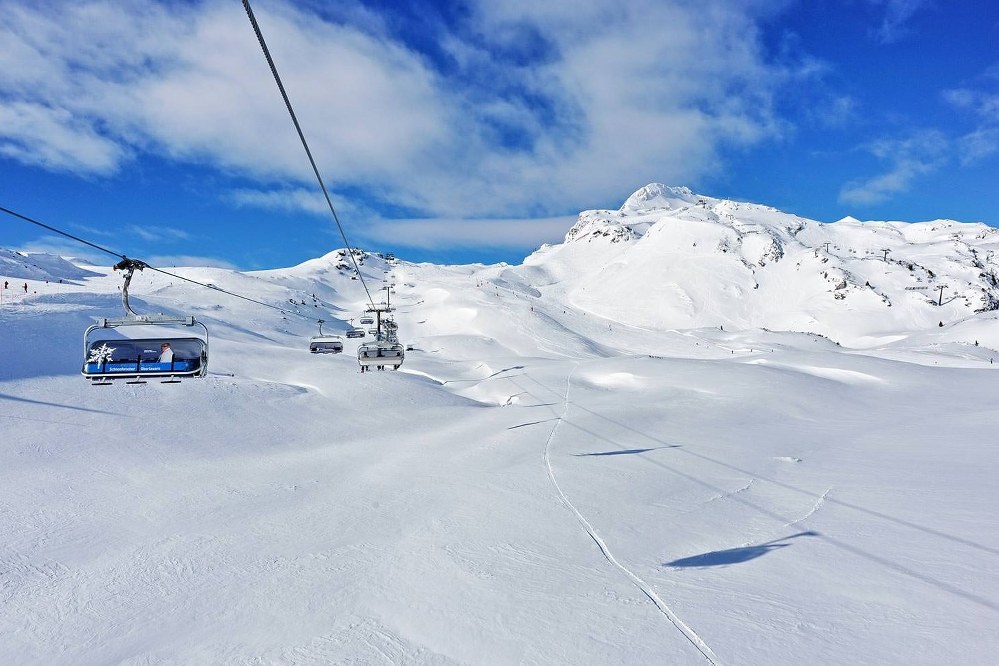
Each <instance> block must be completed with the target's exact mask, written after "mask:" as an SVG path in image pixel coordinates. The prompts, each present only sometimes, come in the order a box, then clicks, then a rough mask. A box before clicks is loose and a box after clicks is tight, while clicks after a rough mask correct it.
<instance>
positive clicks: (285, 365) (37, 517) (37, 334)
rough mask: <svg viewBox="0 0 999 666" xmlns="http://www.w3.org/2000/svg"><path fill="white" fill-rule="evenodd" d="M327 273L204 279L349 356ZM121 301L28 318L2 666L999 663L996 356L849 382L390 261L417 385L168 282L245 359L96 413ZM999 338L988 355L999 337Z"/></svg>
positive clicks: (778, 351)
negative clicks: (110, 325)
mask: <svg viewBox="0 0 999 666" xmlns="http://www.w3.org/2000/svg"><path fill="white" fill-rule="evenodd" d="M333 260H335V259H333ZM327 263H328V262H326V261H325V260H316V261H315V262H311V265H310V264H305V265H302V266H299V267H295V268H291V269H286V270H281V271H267V272H263V273H249V274H241V273H235V272H231V271H223V270H219V269H177V270H178V271H184V272H185V274H189V275H190V276H192V277H195V278H196V279H199V280H204V281H206V282H212V283H214V284H218V285H219V286H220V287H222V288H224V289H231V290H233V291H236V292H239V293H252V294H253V295H254V296H255V297H257V298H263V299H266V300H267V301H268V302H274V303H276V304H281V303H285V304H287V303H289V299H293V300H295V301H296V304H297V305H296V306H295V307H297V308H299V309H300V310H301V311H302V312H303V314H308V313H310V312H317V311H318V312H325V313H327V314H330V313H332V314H333V315H334V317H333V320H334V323H335V324H337V322H339V324H338V325H340V326H343V325H345V324H344V322H346V321H347V320H348V319H349V318H350V317H356V316H357V315H358V313H359V311H360V309H361V307H362V302H361V292H360V287H359V286H358V284H357V281H351V280H349V276H348V275H347V274H345V273H343V272H342V271H341V272H338V271H335V270H330V269H328V268H327ZM86 268H87V269H88V270H91V271H93V272H95V273H99V274H100V275H99V276H98V277H87V276H85V275H83V274H81V275H77V276H74V277H73V278H72V279H68V280H66V281H65V282H64V283H62V284H59V283H54V284H53V283H51V282H50V283H49V284H48V285H44V283H43V282H33V283H32V284H31V286H32V291H34V290H35V287H37V290H38V292H39V293H38V294H29V295H28V296H25V297H21V298H18V299H16V301H15V302H13V303H9V302H5V305H4V308H3V309H2V310H0V326H2V328H3V331H4V335H3V336H2V339H0V429H2V430H0V432H2V438H0V439H2V442H3V443H2V446H0V487H2V488H3V489H4V490H3V493H2V496H0V498H2V499H0V636H2V637H3V639H2V640H0V662H2V663H10V664H73V665H78V664H109V663H116V664H117V663H122V664H139V663H143V664H147V663H151V664H167V663H185V664H187V663H213V664H250V663H265V664H270V663H280V664H284V663H294V664H328V663H347V664H353V663H356V664H372V663H393V664H464V663H474V664H485V663H489V664H514V663H517V664H520V663H529V664H570V663H571V664H639V663H641V664H704V663H716V664H800V663H829V664H834V663H836V664H838V663H871V664H874V663H905V664H941V663H989V662H990V661H991V660H992V656H993V655H994V653H995V651H996V649H997V648H999V638H997V635H996V632H994V631H993V627H995V626H996V623H997V622H999V577H997V574H996V571H999V519H997V518H996V512H995V506H997V504H999V491H997V490H996V484H995V478H996V477H997V474H999V456H996V454H995V444H994V443H995V426H996V424H997V423H999V407H997V403H996V399H995V396H996V394H997V391H996V389H997V378H999V375H997V374H996V370H997V366H996V365H994V364H992V363H990V361H991V360H993V359H994V358H999V354H997V353H996V352H995V351H994V349H993V348H992V347H991V346H989V344H988V342H987V339H986V338H985V337H984V336H983V343H982V344H980V345H979V346H974V345H973V344H971V343H970V342H961V341H957V340H953V339H944V338H941V337H939V336H940V333H938V332H936V331H929V332H925V333H920V332H918V331H915V332H913V331H908V332H906V335H905V336H902V337H903V338H904V339H900V340H899V341H897V342H894V343H892V344H888V345H885V346H880V347H872V346H865V347H863V348H860V347H855V348H849V347H841V346H839V345H837V344H836V343H835V342H833V341H831V340H829V339H826V338H823V337H821V336H817V335H812V334H806V333H781V332H768V331H765V330H761V329H746V330H731V328H730V327H728V326H726V327H725V330H721V329H719V328H718V327H701V328H687V329H667V328H661V327H658V328H657V327H655V326H652V325H649V324H648V322H646V323H645V325H641V326H639V325H637V324H632V325H629V324H628V323H626V322H622V321H617V320H613V319H609V318H607V317H605V316H601V315H599V314H598V313H596V312H594V311H593V310H588V309H586V308H583V307H579V306H577V305H573V303H572V302H571V299H570V298H568V297H567V296H566V294H567V292H568V291H571V289H569V288H567V287H566V286H565V285H564V284H561V285H560V283H558V282H556V281H552V282H551V283H550V284H549V285H547V286H545V285H541V284H540V283H532V282H531V281H530V280H528V279H520V280H518V279H515V278H517V274H516V273H517V271H520V270H523V271H527V270H529V269H530V267H529V266H526V265H525V267H513V268H516V270H513V268H510V267H501V266H499V267H496V266H492V267H486V266H464V267H440V266H433V265H428V264H422V265H414V264H408V263H405V262H393V263H386V262H383V261H381V260H379V259H378V258H377V257H373V256H369V257H368V259H367V261H366V263H365V267H364V268H363V270H364V271H365V272H366V274H367V275H368V277H369V278H370V279H371V280H372V281H373V283H374V284H375V286H376V287H377V286H380V284H378V281H379V279H380V278H382V277H385V278H387V279H392V280H394V281H395V283H396V285H397V286H396V295H395V296H393V302H394V303H397V304H398V306H399V312H398V316H397V319H398V321H399V323H400V338H401V339H402V340H403V341H404V342H407V343H410V344H412V345H413V346H414V347H415V350H414V351H411V352H408V353H407V357H406V363H405V365H404V366H403V369H402V370H401V371H399V372H373V373H366V374H364V375H361V374H359V373H358V369H357V365H356V361H355V360H354V359H353V358H352V355H353V351H354V350H355V349H356V342H355V341H346V343H347V344H346V352H345V353H344V354H343V355H338V356H314V355H310V354H309V353H308V351H307V347H308V337H309V335H313V334H315V333H316V332H317V331H316V330H314V327H310V324H309V323H308V322H307V321H302V320H298V319H296V318H293V317H291V318H283V317H282V316H281V315H280V314H279V313H276V312H274V311H269V310H266V309H260V308H258V307H257V306H254V305H253V304H250V303H245V302H240V301H237V300H234V299H230V298H229V297H226V296H224V295H222V294H216V293H213V292H211V291H208V290H204V289H200V288H198V287H195V286H193V285H189V284H184V283H176V284H171V283H170V281H169V279H168V278H165V277H163V276H157V275H155V274H148V275H147V274H143V275H141V276H137V277H136V278H135V280H134V281H133V288H132V292H133V306H135V307H136V309H139V310H140V311H149V312H159V311H163V312H174V313H191V314H195V315H197V316H198V317H199V318H201V319H203V320H204V321H205V323H206V324H207V325H208V327H209V328H210V330H211V335H212V339H211V345H212V347H211V360H210V372H209V376H208V377H206V378H204V379H202V380H188V381H184V382H183V383H182V384H179V385H163V384H159V383H149V384H146V385H139V386H129V385H125V384H116V385H114V386H110V387H93V386H90V385H88V383H87V382H86V381H85V380H83V379H82V378H81V377H80V376H79V374H78V369H79V365H80V362H81V358H80V356H81V354H82V352H81V346H82V345H81V334H82V331H83V329H84V328H85V327H86V326H87V325H88V324H89V323H90V322H91V321H92V318H93V317H96V316H107V315H116V314H117V313H118V312H120V306H119V305H118V303H117V299H118V292H117V289H116V287H117V285H118V284H120V276H117V275H114V274H111V271H109V270H107V269H106V268H100V267H89V266H88V267H86ZM555 268H557V267H555V266H552V265H549V266H548V267H547V268H546V270H548V271H550V272H551V273H554V272H555ZM51 270H52V271H55V270H56V269H55V268H53V269H51ZM385 271H388V272H387V273H386V272H385ZM147 273H148V272H147ZM50 277H51V278H52V279H53V280H56V279H57V276H56V274H55V273H54V272H53V273H51V274H50ZM313 294H315V295H316V298H315V302H314V300H313V298H312V295H313ZM303 300H304V301H306V303H305V304H304V305H302V304H301V301H303ZM317 305H321V307H316V306H317ZM608 307H610V305H609V304H608ZM994 314H995V313H985V314H982V315H978V316H977V317H975V318H973V321H972V320H969V321H968V322H965V323H964V324H962V326H966V327H969V330H972V329H974V330H981V331H983V332H985V333H988V332H989V331H994V330H995V327H996V326H997V322H996V321H995V319H994ZM327 319H328V320H330V318H329V317H327ZM953 335H956V334H953Z"/></svg>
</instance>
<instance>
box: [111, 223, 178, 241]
mask: <svg viewBox="0 0 999 666" xmlns="http://www.w3.org/2000/svg"><path fill="white" fill-rule="evenodd" d="M125 233H126V234H128V235H130V236H137V237H138V238H141V239H142V240H144V241H149V242H172V241H183V240H190V238H191V234H189V233H187V232H186V231H184V230H182V229H176V228H174V227H159V226H152V227H151V226H146V225H142V226H140V225H137V224H132V225H129V227H128V228H127V229H126V230H125Z"/></svg>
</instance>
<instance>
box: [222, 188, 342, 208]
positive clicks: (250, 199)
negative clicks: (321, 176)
mask: <svg viewBox="0 0 999 666" xmlns="http://www.w3.org/2000/svg"><path fill="white" fill-rule="evenodd" d="M224 196H225V198H226V199H227V200H228V201H230V202H231V203H233V204H235V205H236V206H250V207H253V208H265V209H269V210H280V211H285V212H298V211H305V212H309V213H315V214H317V215H322V214H326V215H328V214H329V208H328V207H327V205H326V200H325V199H324V198H323V195H322V193H321V192H320V191H319V189H318V186H316V187H313V188H312V189H306V188H302V187H296V188H283V189H280V190H250V189H240V190H232V191H230V192H228V193H226V194H225V195H224Z"/></svg>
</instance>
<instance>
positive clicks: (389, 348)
mask: <svg viewBox="0 0 999 666" xmlns="http://www.w3.org/2000/svg"><path fill="white" fill-rule="evenodd" d="M405 357H406V351H405V349H404V348H403V346H402V345H401V344H399V343H392V342H369V343H367V344H363V345H361V346H360V347H358V348H357V363H358V365H360V366H361V367H362V368H370V367H373V366H379V365H391V366H392V367H393V368H394V369H396V370H398V369H399V366H401V365H402V362H403V360H404V359H405Z"/></svg>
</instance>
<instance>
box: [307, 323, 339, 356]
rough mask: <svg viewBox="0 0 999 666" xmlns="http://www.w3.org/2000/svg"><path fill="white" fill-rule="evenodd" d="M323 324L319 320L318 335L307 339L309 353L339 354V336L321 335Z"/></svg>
mask: <svg viewBox="0 0 999 666" xmlns="http://www.w3.org/2000/svg"><path fill="white" fill-rule="evenodd" d="M324 323H326V322H324V321H323V320H322V319H320V320H319V335H314V336H312V338H310V339H309V351H310V352H312V353H313V354H339V353H340V352H342V351H343V340H341V339H340V336H339V335H323V324H324Z"/></svg>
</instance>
